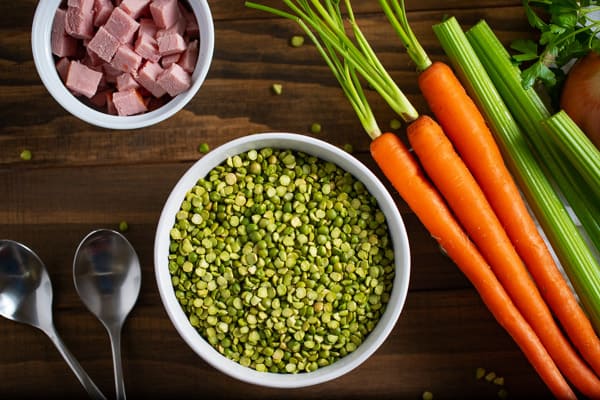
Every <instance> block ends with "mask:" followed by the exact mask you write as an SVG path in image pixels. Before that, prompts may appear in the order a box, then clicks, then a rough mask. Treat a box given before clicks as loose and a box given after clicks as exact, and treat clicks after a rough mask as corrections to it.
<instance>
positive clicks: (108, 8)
mask: <svg viewBox="0 0 600 400" xmlns="http://www.w3.org/2000/svg"><path fill="white" fill-rule="evenodd" d="M114 8H115V6H113V3H112V1H111V0H94V26H102V25H104V24H105V23H106V21H107V20H108V17H110V14H111V13H112V11H113V9H114Z"/></svg>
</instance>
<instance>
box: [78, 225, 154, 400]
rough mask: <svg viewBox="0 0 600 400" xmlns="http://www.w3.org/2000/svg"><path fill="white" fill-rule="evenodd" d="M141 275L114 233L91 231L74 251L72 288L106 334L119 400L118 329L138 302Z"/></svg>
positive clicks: (131, 250) (122, 391)
mask: <svg viewBox="0 0 600 400" xmlns="http://www.w3.org/2000/svg"><path fill="white" fill-rule="evenodd" d="M141 275H142V273H141V269H140V262H139V259H138V256H137V254H136V252H135V250H134V248H133V246H132V245H131V244H130V243H129V241H128V240H127V239H126V238H125V237H124V236H123V235H121V234H120V233H118V232H116V231H114V230H110V229H99V230H95V231H92V232H91V233H89V234H88V235H87V236H86V237H85V238H83V240H82V241H81V243H80V244H79V247H78V248H77V251H76V252H75V259H74V261H73V281H74V283H75V288H76V290H77V293H78V294H79V297H81V300H82V301H83V303H84V304H85V305H86V307H87V308H88V309H89V310H90V311H91V312H92V313H93V314H94V315H95V316H96V317H97V318H98V319H99V320H100V322H102V324H103V325H104V327H105V328H106V330H107V331H108V335H109V337H110V342H111V348H112V355H113V364H114V369H115V386H116V391H117V398H118V399H124V398H125V397H126V396H125V384H124V380H123V371H122V366H121V330H122V327H123V324H124V322H125V319H126V318H127V315H128V314H129V313H130V312H131V310H132V309H133V306H134V305H135V303H136V301H137V298H138V295H139V292H140V286H141Z"/></svg>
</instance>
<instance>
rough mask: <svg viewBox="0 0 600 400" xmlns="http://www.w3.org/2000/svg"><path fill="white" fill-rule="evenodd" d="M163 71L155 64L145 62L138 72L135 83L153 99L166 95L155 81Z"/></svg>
mask: <svg viewBox="0 0 600 400" xmlns="http://www.w3.org/2000/svg"><path fill="white" fill-rule="evenodd" d="M163 71H164V69H163V68H162V67H161V66H160V65H159V64H158V63H155V62H152V61H146V62H145V63H144V64H143V65H142V67H141V68H140V69H139V70H138V76H137V81H138V82H139V83H140V85H142V86H143V87H144V88H146V89H147V90H148V91H149V92H150V93H152V95H153V96H155V97H162V96H164V95H165V93H167V91H166V90H165V89H163V88H162V87H161V86H160V85H159V84H158V83H157V82H156V80H157V79H158V76H159V75H160V74H161V73H162V72H163Z"/></svg>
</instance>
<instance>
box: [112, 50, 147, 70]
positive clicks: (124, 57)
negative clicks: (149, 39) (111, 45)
mask: <svg viewBox="0 0 600 400" xmlns="http://www.w3.org/2000/svg"><path fill="white" fill-rule="evenodd" d="M141 64H142V56H140V55H139V54H138V53H136V52H135V51H133V48H132V47H131V46H130V45H128V44H122V45H121V46H119V48H118V49H117V52H116V53H115V56H114V57H113V59H112V61H111V65H112V66H113V67H115V68H116V69H118V70H120V71H123V72H129V73H130V74H137V70H138V68H139V67H140V65H141Z"/></svg>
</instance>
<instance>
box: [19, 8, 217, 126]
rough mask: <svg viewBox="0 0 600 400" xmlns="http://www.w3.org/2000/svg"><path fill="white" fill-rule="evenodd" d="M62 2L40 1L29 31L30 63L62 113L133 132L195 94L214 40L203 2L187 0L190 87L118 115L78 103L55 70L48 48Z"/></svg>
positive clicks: (169, 113)
mask: <svg viewBox="0 0 600 400" xmlns="http://www.w3.org/2000/svg"><path fill="white" fill-rule="evenodd" d="M61 1H62V0H40V1H39V3H38V5H37V7H36V10H35V14H34V16H33V23H32V28H31V50H32V53H33V61H34V64H35V67H36V69H37V72H38V75H39V76H40V78H41V80H42V82H43V83H44V86H45V87H46V90H48V92H49V93H50V95H52V97H53V98H54V99H55V100H56V102H58V103H59V104H60V105H61V106H62V107H63V108H64V109H65V110H67V111H68V112H69V113H71V114H73V115H74V116H76V117H78V118H79V119H81V120H83V121H85V122H88V123H90V124H93V125H96V126H100V127H103V128H111V129H137V128H143V127H146V126H150V125H153V124H156V123H159V122H161V121H164V120H166V119H167V118H169V117H171V116H172V115H174V114H175V113H177V112H178V111H179V110H181V109H182V108H183V107H185V105H186V104H187V103H188V102H189V101H190V100H191V99H192V98H193V97H194V96H195V95H196V93H197V92H198V90H199V89H200V86H202V84H203V82H204V80H205V79H206V75H207V74H208V70H209V68H210V65H211V64H212V58H213V52H214V46H215V38H214V25H213V19H212V15H211V11H210V7H209V5H208V2H207V1H206V0H188V3H189V4H190V6H191V7H192V9H193V11H194V14H195V16H196V18H197V19H198V27H199V28H200V41H199V42H200V48H199V53H198V61H197V63H196V67H195V68H194V72H193V73H192V86H191V87H190V88H189V89H188V90H186V91H185V92H183V93H181V94H179V95H177V96H176V97H174V98H173V99H171V100H170V101H169V102H168V103H166V104H164V105H163V106H161V107H159V108H158V109H156V110H152V111H149V112H146V113H144V114H138V115H131V116H118V115H110V114H108V113H103V112H101V111H98V110H95V109H93V108H92V107H89V106H87V105H85V104H84V103H82V102H81V101H80V100H78V99H77V98H76V97H75V96H74V95H73V94H72V93H71V92H70V91H69V90H68V89H67V87H66V86H65V85H64V83H63V82H62V80H61V79H60V76H59V75H58V72H57V71H56V67H55V65H54V58H53V55H52V48H51V46H50V37H51V32H52V22H53V20H54V15H55V13H56V9H57V8H58V6H59V5H60V3H61Z"/></svg>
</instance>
